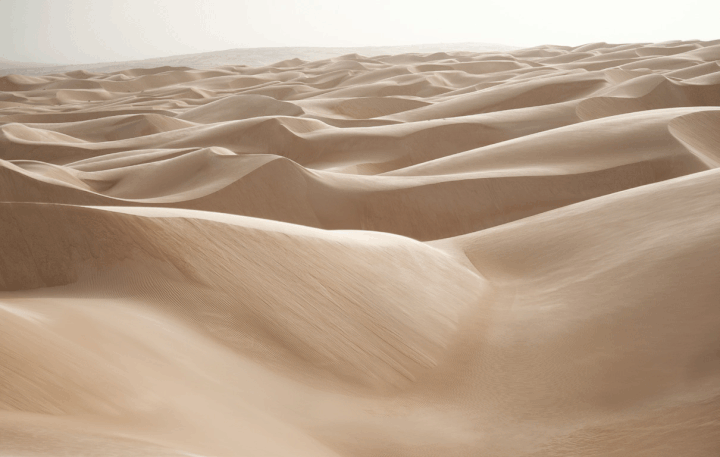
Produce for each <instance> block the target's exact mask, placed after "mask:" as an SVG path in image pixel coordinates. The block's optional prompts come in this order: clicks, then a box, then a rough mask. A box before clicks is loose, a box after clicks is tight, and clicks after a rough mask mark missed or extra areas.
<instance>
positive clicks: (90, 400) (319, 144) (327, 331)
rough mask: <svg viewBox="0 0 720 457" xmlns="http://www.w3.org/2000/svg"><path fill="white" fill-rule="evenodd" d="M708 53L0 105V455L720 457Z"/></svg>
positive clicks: (235, 71)
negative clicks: (622, 456)
mask: <svg viewBox="0 0 720 457" xmlns="http://www.w3.org/2000/svg"><path fill="white" fill-rule="evenodd" d="M718 46H720V45H718V44H717V42H707V43H705V42H699V41H690V42H668V43H661V44H623V45H614V44H607V43H593V44H588V45H584V46H580V47H576V48H572V47H565V46H544V47H538V48H531V49H524V50H516V51H510V52H506V53H498V52H494V53H485V54H478V53H471V52H455V53H453V52H439V53H434V54H404V55H395V56H390V55H386V56H378V57H363V56H359V55H356V54H351V55H346V56H343V57H339V58H332V59H326V60H321V61H315V62H307V61H303V60H300V59H290V60H286V61H283V62H279V63H277V64H275V65H268V66H264V67H245V66H233V65H227V66H224V67H221V68H217V69H212V70H196V69H191V68H188V67H179V66H175V67H161V68H156V69H124V70H121V71H117V72H114V73H110V74H106V73H102V72H98V71H92V72H91V71H84V70H77V71H72V72H68V73H63V74H56V75H42V76H18V75H9V76H3V77H2V78H0V91H2V92H0V234H1V236H0V254H2V255H0V454H8V455H20V456H37V455H86V456H95V455H108V454H113V455H120V456H123V455H128V456H131V455H132V456H137V455H148V456H150V455H153V456H154V455H167V456H176V455H177V456H180V455H202V456H211V455H212V456H237V455H253V456H254V455H257V456H266V455H308V456H311V455H312V456H320V455H326V456H376V455H392V456H408V457H410V456H420V455H447V456H476V455H498V456H504V455H508V456H510V455H512V456H535V457H539V456H564V455H567V456H571V455H572V456H574V455H618V456H620V455H629V454H632V455H646V456H675V455H688V456H706V455H707V456H709V455H717V454H719V453H720V445H719V444H718V443H720V414H718V411H720V389H719V388H718V386H720V382H719V381H720V357H718V352H717V347H718V345H719V344H720V340H719V338H718V335H720V308H718V303H720V287H719V286H718V281H717V279H718V277H720V263H719V261H718V259H720V252H718V247H719V246H720V237H719V235H718V234H720V218H719V217H718V215H719V214H720V203H719V202H720V198H718V195H720V174H719V171H718V165H720V136H719V135H720V134H719V133H718V132H720V98H718V93H720V92H719V91H718V90H717V89H718V84H720V71H719V70H720V67H718V63H717V59H718V56H719V55H720V54H718V49H720V48H718Z"/></svg>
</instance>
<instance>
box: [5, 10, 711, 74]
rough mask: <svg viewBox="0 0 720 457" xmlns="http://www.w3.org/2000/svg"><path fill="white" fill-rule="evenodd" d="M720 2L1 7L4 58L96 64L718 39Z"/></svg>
mask: <svg viewBox="0 0 720 457" xmlns="http://www.w3.org/2000/svg"><path fill="white" fill-rule="evenodd" d="M719 17H720V0H679V1H675V0H652V1H651V0H601V1H589V2H588V1H579V0H505V1H494V0H493V1H484V0H476V1H471V0H437V1H427V0H246V1H242V0H0V58H4V59H7V60H19V61H28V62H41V63H94V62H102V61H118V60H135V59H145V58H151V57H162V56H168V55H175V54H190V53H196V52H205V51H216V50H223V49H230V48H239V47H268V46H290V47H299V46H332V47H336V46H390V45H408V44H429V43H461V42H478V43H498V44H507V45H512V46H522V47H527V46H536V45H540V44H563V45H579V44H584V43H591V42H598V41H605V42H609V43H627V42H660V41H668V40H689V39H700V40H714V39H719V38H720V26H719V25H718V18H719Z"/></svg>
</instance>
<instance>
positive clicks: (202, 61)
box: [0, 43, 518, 75]
mask: <svg viewBox="0 0 720 457" xmlns="http://www.w3.org/2000/svg"><path fill="white" fill-rule="evenodd" d="M448 49H452V50H454V51H468V52H498V51H512V50H515V49H518V48H516V47H513V46H506V45H502V44H489V43H453V44H447V43H440V44H420V45H407V46H365V47H345V48H331V47H300V48H298V47H279V48H236V49H228V50H225V51H213V52H203V53H199V54H183V55H177V56H168V57H160V58H155V59H144V60H133V61H127V62H99V63H92V64H76V65H50V64H41V63H25V62H11V61H7V60H2V59H0V75H4V74H11V73H15V74H24V75H43V74H50V73H64V72H68V71H74V70H88V71H101V72H106V73H108V72H115V71H119V70H127V69H134V68H156V67H162V66H173V67H192V68H213V67H219V66H222V65H247V66H255V67H257V66H264V65H270V64H274V63H276V62H280V61H282V60H291V59H301V60H321V59H330V58H333V57H340V56H347V55H348V54H362V55H364V56H380V55H393V54H407V53H425V54H427V53H433V52H443V51H447V50H448Z"/></svg>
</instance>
